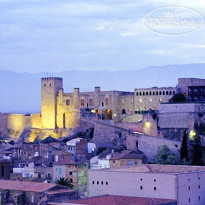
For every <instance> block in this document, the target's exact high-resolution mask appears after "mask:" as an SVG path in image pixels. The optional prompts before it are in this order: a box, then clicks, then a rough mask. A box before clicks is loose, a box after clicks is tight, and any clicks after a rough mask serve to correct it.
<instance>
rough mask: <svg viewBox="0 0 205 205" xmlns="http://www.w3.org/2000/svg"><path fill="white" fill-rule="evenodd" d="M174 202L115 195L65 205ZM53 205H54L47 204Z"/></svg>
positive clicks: (129, 204) (142, 204)
mask: <svg viewBox="0 0 205 205" xmlns="http://www.w3.org/2000/svg"><path fill="white" fill-rule="evenodd" d="M171 202H175V201H174V200H169V199H149V198H142V197H129V196H116V195H104V196H95V197H89V198H85V199H80V200H76V201H71V202H68V203H64V204H65V205H66V204H86V205H105V204H106V205H125V204H126V205H131V204H132V205H147V204H148V203H149V204H152V203H154V204H156V205H157V204H164V205H165V204H176V202H175V203H171ZM49 204H50V205H51V204H53V205H54V204H55V203H49Z"/></svg>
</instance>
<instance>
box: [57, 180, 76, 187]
mask: <svg viewBox="0 0 205 205" xmlns="http://www.w3.org/2000/svg"><path fill="white" fill-rule="evenodd" d="M56 184H59V185H62V186H66V187H69V188H71V189H74V188H75V187H74V185H73V184H72V183H71V182H70V180H69V179H65V178H63V177H60V178H59V179H58V180H57V181H56Z"/></svg>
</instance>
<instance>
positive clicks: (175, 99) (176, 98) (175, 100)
mask: <svg viewBox="0 0 205 205" xmlns="http://www.w3.org/2000/svg"><path fill="white" fill-rule="evenodd" d="M169 102H171V103H172V102H173V103H183V102H186V97H185V96H184V95H183V94H182V93H177V94H176V95H174V96H173V97H172V98H171V99H170V100H169Z"/></svg>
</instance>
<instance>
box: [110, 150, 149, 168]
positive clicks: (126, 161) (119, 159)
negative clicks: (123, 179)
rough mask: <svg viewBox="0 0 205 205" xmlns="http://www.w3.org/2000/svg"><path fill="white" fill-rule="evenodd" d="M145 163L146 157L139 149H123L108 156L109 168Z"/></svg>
mask: <svg viewBox="0 0 205 205" xmlns="http://www.w3.org/2000/svg"><path fill="white" fill-rule="evenodd" d="M144 163H147V157H146V156H145V155H144V153H143V152H142V151H140V150H137V149H135V150H123V151H122V152H121V153H113V154H112V157H111V158H110V168H114V167H121V166H131V165H137V164H144Z"/></svg>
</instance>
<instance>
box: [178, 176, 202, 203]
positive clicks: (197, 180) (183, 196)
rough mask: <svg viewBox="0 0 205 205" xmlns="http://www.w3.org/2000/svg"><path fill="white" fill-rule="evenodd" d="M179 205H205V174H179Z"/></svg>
mask: <svg viewBox="0 0 205 205" xmlns="http://www.w3.org/2000/svg"><path fill="white" fill-rule="evenodd" d="M177 180H178V205H185V204H190V205H204V204H205V194H204V193H205V183H204V181H205V172H198V173H187V174H179V175H178V177H177Z"/></svg>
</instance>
